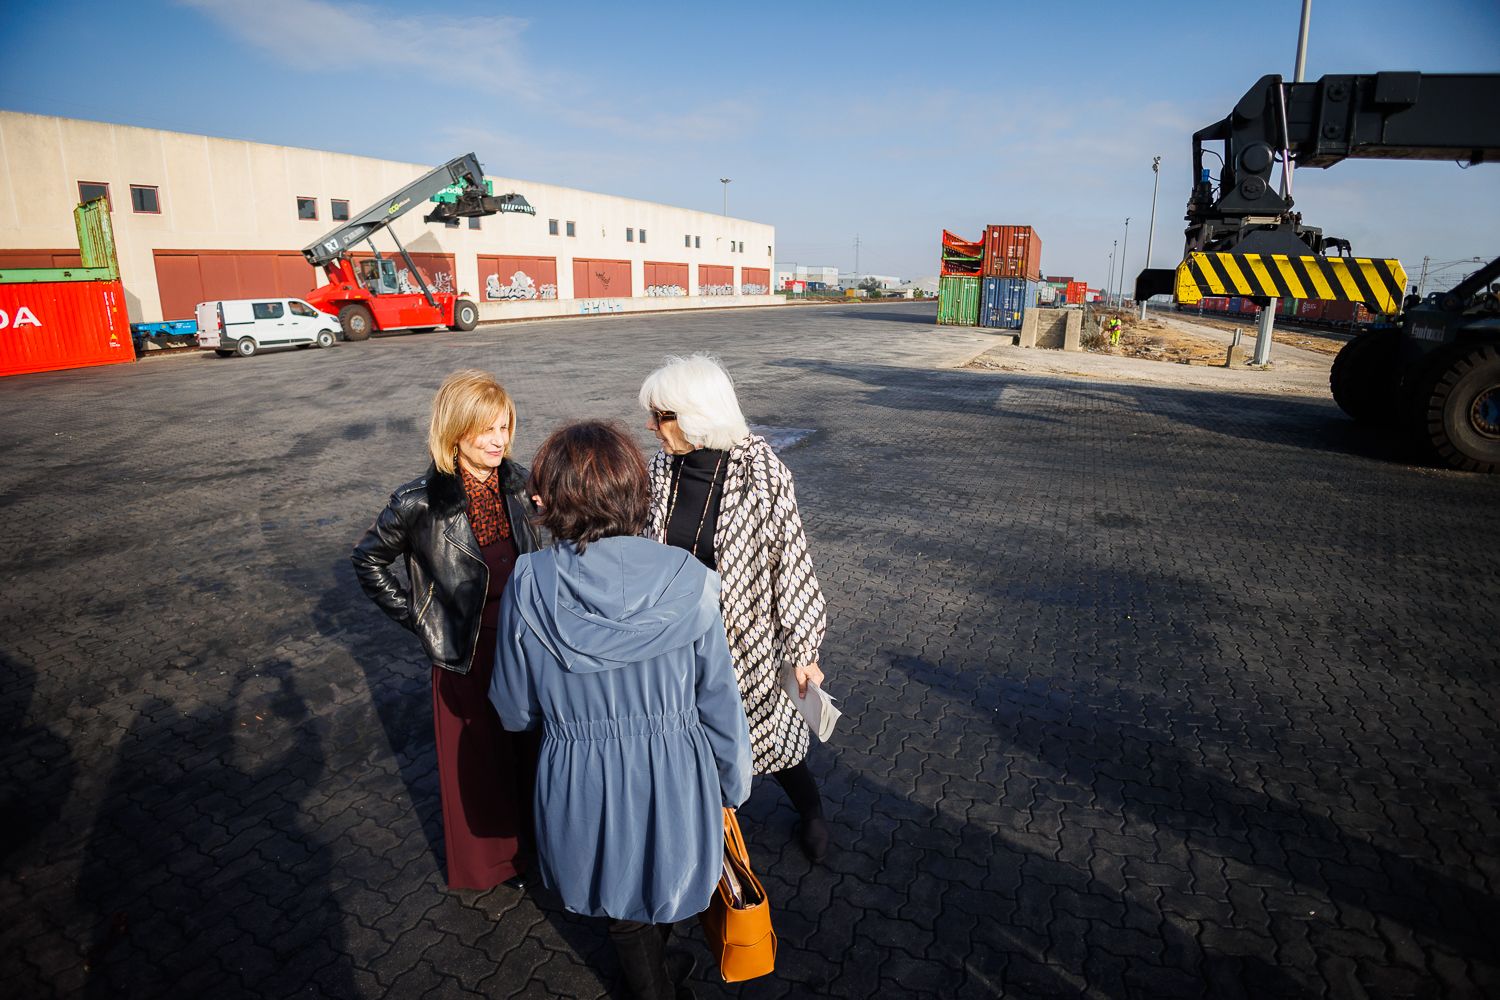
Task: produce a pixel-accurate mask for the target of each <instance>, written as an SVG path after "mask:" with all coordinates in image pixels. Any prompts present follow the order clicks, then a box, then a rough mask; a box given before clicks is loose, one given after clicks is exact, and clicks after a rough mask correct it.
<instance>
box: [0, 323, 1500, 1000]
mask: <svg viewBox="0 0 1500 1000" xmlns="http://www.w3.org/2000/svg"><path fill="white" fill-rule="evenodd" d="M992 343H993V340H991V339H990V338H989V337H988V336H987V335H985V334H983V333H980V332H978V331H972V330H951V329H945V328H938V327H935V326H934V325H932V308H931V306H894V307H888V308H868V307H867V308H857V307H848V308H845V307H832V308H822V309H813V308H808V309H790V308H787V309H780V310H755V311H737V312H730V313H721V314H717V315H702V314H696V315H695V314H678V315H663V316H653V317H639V318H631V317H606V318H600V319H590V320H580V321H572V322H548V323H532V324H526V325H517V326H506V327H499V328H481V329H479V330H477V331H474V332H472V333H468V334H447V333H444V334H435V335H425V336H420V335H419V336H403V337H392V338H387V339H382V340H376V341H371V342H368V343H365V344H346V345H340V346H339V347H337V348H336V349H333V350H329V351H311V352H298V353H292V354H279V355H269V354H268V355H264V356H262V357H258V358H255V359H253V360H242V359H231V360H224V361H220V360H218V359H214V358H211V357H205V358H175V359H153V360H152V361H150V362H147V363H142V364H140V365H137V366H134V367H132V368H129V369H126V370H118V369H112V370H102V371H83V372H71V373H58V374H51V375H41V376H33V377H25V378H19V379H9V380H4V381H3V382H0V448H3V454H4V456H5V461H4V463H3V468H0V509H3V511H4V513H5V522H4V523H5V527H6V533H7V539H8V544H7V545H6V546H5V548H4V550H3V552H0V587H3V593H4V601H3V606H0V656H3V660H0V685H3V687H0V775H3V777H0V781H3V796H4V802H3V808H0V815H3V817H4V821H3V822H0V851H3V875H0V992H3V994H4V995H5V996H8V997H25V998H30V997H45V996H100V997H103V996H131V997H171V996H213V997H216V998H228V997H239V996H246V997H252V996H253V997H280V996H308V997H311V996H326V997H335V998H345V997H393V998H403V1000H404V998H407V997H422V996H428V997H470V996H474V997H478V996H487V997H507V996H524V997H546V996H574V997H590V998H592V997H600V996H606V995H609V994H610V991H611V990H612V989H613V983H614V966H613V961H612V959H611V958H610V956H609V949H608V947H607V946H606V944H605V942H604V939H603V936H602V934H601V933H600V931H599V930H598V928H597V927H595V926H593V925H592V924H591V923H589V922H587V921H584V920H580V919H577V918H574V917H571V916H569V915H567V914H566V913H563V912H561V911H560V910H559V909H558V907H557V906H556V905H554V904H552V903H550V902H548V901H547V900H546V899H545V898H544V897H541V896H537V895H528V896H520V895H517V894H515V893H512V892H510V891H509V890H505V889H499V890H496V891H494V892H491V893H487V894H475V893H448V892H446V891H445V890H444V888H443V881H442V874H441V870H440V860H439V859H440V857H441V838H442V830H441V826H440V811H439V806H438V801H437V785H436V778H435V775H434V773H433V749H432V729H431V719H430V701H429V692H428V679H427V669H426V666H425V664H424V663H423V662H422V661H421V656H420V652H419V650H418V647H417V645H416V644H415V642H413V641H412V639H411V637H410V636H409V635H407V634H406V633H404V632H402V631H401V630H400V629H399V628H397V627H396V626H394V625H392V624H390V623H388V622H387V621H385V620H384V619H383V618H382V617H381V616H380V615H379V614H378V613H377V612H376V611H375V609H374V607H373V606H372V605H370V604H369V602H368V601H366V600H365V599H364V598H363V596H362V595H361V594H360V593H359V591H358V589H357V587H356V585H355V582H354V579H353V575H352V573H351V570H350V566H349V562H348V550H349V547H350V544H351V543H352V542H353V540H354V539H355V538H356V537H357V536H358V534H359V533H360V532H361V531H362V530H363V529H364V527H365V526H366V525H367V523H368V522H369V520H370V519H371V517H372V516H373V515H374V513H375V512H376V511H377V510H378V509H379V507H380V506H381V505H382V504H383V503H384V501H385V498H386V495H387V493H388V491H389V490H390V489H391V488H392V487H394V486H395V485H396V484H398V483H400V482H402V481H403V480H405V479H406V478H408V477H409V476H412V475H414V474H416V473H417V472H419V471H420V470H421V467H422V465H423V464H424V463H423V459H422V457H421V456H422V440H423V430H424V426H425V420H426V407H427V404H428V402H429V400H430V398H431V394H432V391H433V390H434V388H435V387H436V385H437V383H438V382H439V381H440V379H441V378H442V376H443V375H444V374H446V373H447V372H448V371H450V370H452V369H454V368H457V367H461V366H468V365H479V366H483V367H488V368H491V369H493V370H495V371H497V372H499V373H500V375H501V376H502V378H503V380H504V381H505V382H506V383H507V384H508V386H509V387H510V388H511V389H512V391H513V392H514V394H515V396H516V397H517V399H518V401H519V405H520V407H521V419H520V438H519V442H518V446H517V450H518V454H519V456H520V457H521V458H522V459H523V460H524V459H526V458H529V456H530V454H531V452H532V451H533V450H534V449H535V447H536V445H537V444H538V443H539V442H540V440H541V437H542V436H543V434H544V433H545V431H546V430H547V429H548V428H549V427H551V426H553V425H554V424H556V423H557V422H558V421H560V420H563V419H566V418H570V417H584V416H607V417H619V418H621V419H625V420H628V421H629V422H630V424H631V426H632V427H635V428H637V429H638V436H639V438H640V440H641V441H642V443H643V444H644V443H646V442H647V441H648V440H649V439H648V436H647V435H646V433H645V431H644V430H639V428H640V425H641V417H640V414H639V411H638V410H637V408H636V406H635V403H634V397H635V391H636V388H637V387H638V385H639V383H640V379H641V377H642V376H644V374H645V373H646V372H647V371H649V370H650V369H651V368H652V367H653V366H654V365H655V364H656V363H658V361H659V360H660V359H661V357H662V356H663V355H665V354H667V353H668V352H673V351H686V350H691V349H698V348H703V349H709V350H712V351H715V352H717V353H718V354H719V355H720V356H722V357H723V358H724V359H725V361H726V362H727V363H728V364H729V365H730V366H731V368H732V369H733V371H734V373H735V375H736V376H737V378H738V381H739V384H740V388H741V393H742V397H743V401H744V404H745V408H746V411H747V413H748V415H749V416H750V418H751V419H752V421H754V422H756V423H757V424H760V425H764V426H768V427H778V428H802V429H809V430H812V431H813V432H814V433H812V434H810V435H807V436H805V437H803V438H801V439H800V440H799V441H797V443H795V444H794V445H791V446H790V447H788V448H787V450H786V451H785V452H784V457H785V459H786V461H787V462H788V464H789V465H790V466H791V467H792V469H793V471H794V472H795V474H796V476H797V485H798V493H799V498H800V500H801V503H802V505H803V509H804V513H805V516H806V520H807V525H808V530H809V534H810V537H811V540H812V543H813V545H814V552H815V556H816V558H817V560H818V565H819V568H820V571H821V576H822V578H823V584H824V588H825V591H826V592H827V595H828V598H829V604H830V608H831V621H830V629H829V640H828V643H827V646H826V647H825V651H824V664H825V668H826V669H827V671H828V675H829V682H828V683H829V688H830V690H831V691H832V692H833V693H834V694H835V695H836V696H838V697H840V698H841V699H842V704H843V707H844V709H845V711H846V717H845V720H844V722H843V723H842V724H841V726H840V729H839V732H838V734H837V737H836V739H835V742H833V743H832V744H829V745H827V746H818V747H816V748H815V750H814V753H813V756H812V758H811V759H812V764H813V767H814V770H815V771H816V773H817V774H818V775H819V777H820V779H821V780H822V782H823V787H824V791H825V794H826V796H827V799H828V811H829V816H830V819H831V822H832V824H833V827H834V830H835V835H836V839H837V849H836V850H835V852H834V853H833V855H832V857H831V858H830V860H829V862H828V864H827V865H826V866H825V867H821V868H811V867H810V866H809V865H808V864H807V862H806V861H804V860H803V859H802V857H801V855H800V853H799V852H798V850H797V848H796V847H795V845H794V844H793V843H792V837H791V825H792V821H793V815H792V811H791V809H790V807H789V806H788V805H787V803H786V802H785V800H784V798H783V796H782V794H781V792H780V790H779V789H778V788H777V787H775V785H774V784H771V783H767V782H764V781H762V782H759V783H758V784H757V788H756V791H755V793H754V795H753V797H752V799H751V801H750V803H749V805H748V806H747V807H746V809H745V810H744V817H745V826H746V829H747V831H748V836H749V838H750V842H751V850H752V854H753V857H754V858H755V860H756V862H757V864H758V867H759V868H760V870H761V871H762V872H763V873H764V876H765V882H766V884H767V886H768V888H769V890H770V891H771V893H772V898H773V902H774V904H775V907H776V911H775V912H776V923H777V928H778V930H779V932H780V935H781V953H780V958H779V969H778V972H777V974H776V975H775V976H774V977H772V978H769V979H766V980H762V981H757V982H754V983H750V984H746V985H744V986H737V987H726V986H723V985H718V984H714V983H713V982H711V977H712V973H711V972H708V971H705V970H703V969H701V968H700V971H699V973H698V974H697V976H696V977H695V979H696V981H697V985H698V989H699V991H700V993H701V994H703V995H705V996H712V995H738V996H744V997H757V998H759V997H783V996H841V997H863V996H871V995H876V994H879V995H883V996H903V997H905V996H911V997H928V996H931V997H939V996H941V997H944V998H953V997H988V996H1001V995H1005V996H1013V997H1033V996H1036V997H1040V996H1088V997H1152V998H1154V997H1176V996H1214V997H1238V996H1244V997H1257V998H1259V997H1269V996H1336V997H1360V996H1377V997H1386V996H1433V997H1439V996H1443V997H1448V996H1481V995H1485V994H1489V995H1494V994H1495V993H1496V992H1497V991H1500V965H1497V962H1496V959H1495V955H1496V954H1500V947H1497V944H1500V942H1497V934H1500V901H1497V895H1496V890H1497V888H1500V886H1497V880H1500V841H1497V831H1500V816H1497V811H1500V810H1497V794H1496V782H1495V777H1494V776H1495V774H1497V773H1500V762H1497V760H1496V757H1497V750H1496V745H1497V741H1496V735H1497V732H1496V730H1497V722H1496V719H1497V718H1500V694H1497V686H1496V670H1497V665H1496V659H1497V652H1496V651H1497V650H1500V624H1497V619H1496V617H1495V614H1494V601H1495V596H1496V589H1495V588H1496V584H1495V572H1494V570H1495V566H1496V565H1497V563H1500V535H1497V534H1496V532H1495V531H1494V529H1493V527H1492V525H1493V519H1494V516H1495V513H1496V511H1497V510H1500V477H1491V478H1483V477H1474V476H1466V475H1460V474H1454V473H1448V472H1443V471H1438V470H1434V469H1426V468H1418V467H1412V466H1408V465H1404V464H1402V463H1401V462H1400V461H1398V460H1396V458H1397V457H1398V456H1395V455H1394V453H1393V452H1392V450H1391V449H1390V448H1389V446H1388V445H1387V444H1386V443H1384V442H1383V441H1382V440H1381V439H1380V438H1379V437H1378V436H1377V435H1375V434H1373V433H1369V432H1366V431H1363V430H1361V429H1359V428H1357V427H1355V426H1354V425H1352V424H1350V423H1349V422H1348V421H1346V420H1344V419H1343V418H1342V416H1341V415H1340V414H1339V413H1338V412H1337V410H1336V409H1335V408H1334V407H1333V405H1332V404H1331V403H1329V402H1327V401H1324V400H1321V399H1309V398H1306V397H1301V398H1290V397H1276V396H1267V395H1255V396H1250V395H1238V396H1237V395H1230V394H1225V393H1222V392H1215V391H1206V390H1201V389H1177V388H1171V387H1163V386H1159V385H1140V384H1135V385H1123V384H1118V385H1117V384H1108V383H1102V382H1100V381H1098V380H1091V381H1089V380H1067V379H1062V378H1056V377H1035V376H1028V375H1023V374H1015V373H1010V372H976V371H967V370H959V369H958V368H957V367H956V366H958V365H960V364H961V363H962V362H963V361H965V360H966V359H967V358H969V357H971V356H973V355H975V354H977V353H979V352H980V351H981V350H983V349H985V348H986V347H988V346H990V345H991V344H992ZM685 931H686V932H687V933H686V938H687V939H688V941H689V942H690V944H689V947H692V948H694V949H695V950H697V951H698V953H699V955H700V957H703V958H705V959H706V954H705V953H704V952H703V951H702V948H701V944H699V943H698V935H697V932H696V930H695V929H693V928H691V927H685Z"/></svg>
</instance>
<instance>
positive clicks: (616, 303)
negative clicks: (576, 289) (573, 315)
mask: <svg viewBox="0 0 1500 1000" xmlns="http://www.w3.org/2000/svg"><path fill="white" fill-rule="evenodd" d="M624 308H625V307H624V304H623V303H621V302H620V300H619V299H584V300H583V301H581V302H579V303H578V311H579V312H580V313H581V314H583V315H585V316H588V315H592V314H595V313H617V312H623V311H624Z"/></svg>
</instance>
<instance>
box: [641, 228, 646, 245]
mask: <svg viewBox="0 0 1500 1000" xmlns="http://www.w3.org/2000/svg"><path fill="white" fill-rule="evenodd" d="M641 242H642V243H644V242H646V231H645V230H644V229H642V230H641Z"/></svg>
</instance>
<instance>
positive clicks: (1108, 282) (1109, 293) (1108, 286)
mask: <svg viewBox="0 0 1500 1000" xmlns="http://www.w3.org/2000/svg"><path fill="white" fill-rule="evenodd" d="M1118 249H1120V241H1119V240H1115V241H1114V242H1113V243H1111V244H1110V248H1109V277H1108V278H1107V279H1105V282H1104V302H1105V304H1106V305H1107V304H1109V300H1110V299H1111V298H1113V297H1114V294H1115V251H1116V250H1118Z"/></svg>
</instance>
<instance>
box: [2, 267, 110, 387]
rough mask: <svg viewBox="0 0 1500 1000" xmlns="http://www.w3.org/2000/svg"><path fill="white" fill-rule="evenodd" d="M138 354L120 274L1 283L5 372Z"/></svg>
mask: <svg viewBox="0 0 1500 1000" xmlns="http://www.w3.org/2000/svg"><path fill="white" fill-rule="evenodd" d="M134 360H135V349H134V345H132V343H131V340H130V317H129V315H127V313H126V311H125V289H124V288H123V287H122V286H121V284H120V282H119V281H118V280H115V281H47V282H24V283H16V284H0V375H20V374H22V373H25V372H45V371H56V370H58V369H61V368H86V367H89V366H92V365H113V364H121V363H123V362H126V361H134Z"/></svg>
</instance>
